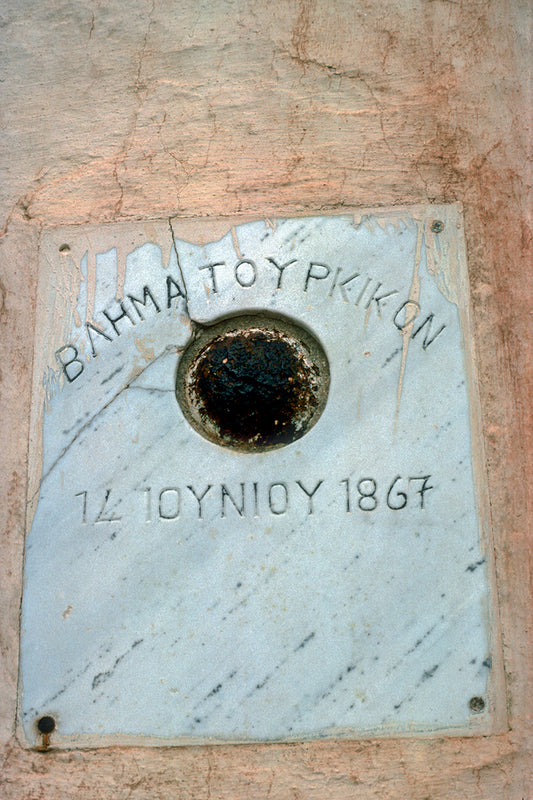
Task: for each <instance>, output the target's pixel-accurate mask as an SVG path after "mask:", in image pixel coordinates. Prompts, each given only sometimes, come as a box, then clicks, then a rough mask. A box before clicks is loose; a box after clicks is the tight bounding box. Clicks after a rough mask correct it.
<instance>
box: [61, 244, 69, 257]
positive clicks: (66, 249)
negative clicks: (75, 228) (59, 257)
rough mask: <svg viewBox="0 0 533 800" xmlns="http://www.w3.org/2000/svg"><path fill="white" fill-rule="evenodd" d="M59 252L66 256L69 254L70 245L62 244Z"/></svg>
mask: <svg viewBox="0 0 533 800" xmlns="http://www.w3.org/2000/svg"><path fill="white" fill-rule="evenodd" d="M59 252H60V253H63V254H65V255H68V253H70V245H68V244H62V245H61V246H60V248H59Z"/></svg>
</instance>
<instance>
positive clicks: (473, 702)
mask: <svg viewBox="0 0 533 800" xmlns="http://www.w3.org/2000/svg"><path fill="white" fill-rule="evenodd" d="M468 707H469V709H470V711H473V712H474V713H475V714H480V713H481V712H482V711H484V710H485V701H484V700H483V698H482V697H471V698H470V700H469V701H468Z"/></svg>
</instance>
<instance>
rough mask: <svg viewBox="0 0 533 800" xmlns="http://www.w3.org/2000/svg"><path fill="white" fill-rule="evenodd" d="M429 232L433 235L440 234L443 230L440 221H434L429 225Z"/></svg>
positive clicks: (442, 223) (442, 224)
mask: <svg viewBox="0 0 533 800" xmlns="http://www.w3.org/2000/svg"><path fill="white" fill-rule="evenodd" d="M431 230H432V231H433V233H442V231H443V230H444V222H441V220H440V219H436V220H435V221H434V222H432V223H431Z"/></svg>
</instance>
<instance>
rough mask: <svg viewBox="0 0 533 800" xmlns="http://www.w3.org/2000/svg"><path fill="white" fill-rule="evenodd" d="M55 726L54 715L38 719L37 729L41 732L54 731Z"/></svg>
mask: <svg viewBox="0 0 533 800" xmlns="http://www.w3.org/2000/svg"><path fill="white" fill-rule="evenodd" d="M55 727H56V721H55V719H54V718H53V717H41V718H40V719H38V720H37V730H38V731H39V733H52V731H53V730H55Z"/></svg>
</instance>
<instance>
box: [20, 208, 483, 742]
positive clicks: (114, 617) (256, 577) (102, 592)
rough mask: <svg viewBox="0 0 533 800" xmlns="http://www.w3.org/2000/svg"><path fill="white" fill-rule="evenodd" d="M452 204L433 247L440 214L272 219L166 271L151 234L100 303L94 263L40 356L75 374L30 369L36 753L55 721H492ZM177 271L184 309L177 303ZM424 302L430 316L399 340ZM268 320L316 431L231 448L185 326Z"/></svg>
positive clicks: (153, 732) (104, 262) (132, 724)
mask: <svg viewBox="0 0 533 800" xmlns="http://www.w3.org/2000/svg"><path fill="white" fill-rule="evenodd" d="M439 211H440V218H445V220H446V227H445V230H444V231H443V232H442V233H440V234H438V235H436V234H432V233H431V231H430V224H431V219H432V217H431V215H430V214H429V215H427V219H425V214H424V213H423V211H422V212H421V211H420V210H418V211H417V212H416V213H415V212H413V211H409V210H406V211H403V212H397V211H396V212H394V213H393V212H390V214H389V216H387V215H386V214H381V215H380V216H379V217H363V218H362V221H360V222H359V223H357V222H356V223H354V219H353V217H352V216H348V215H347V216H341V217H314V218H306V219H293V220H277V221H264V220H261V221H257V222H254V223H248V224H244V225H242V226H239V227H237V228H234V229H232V230H228V233H227V235H226V236H224V237H223V238H222V239H221V240H220V241H217V242H214V243H212V244H209V245H205V246H200V245H195V244H190V243H188V242H186V241H183V240H181V239H180V238H176V240H175V247H174V248H173V249H171V251H170V256H169V261H168V264H167V262H166V258H164V257H163V258H162V252H164V250H165V248H164V247H163V248H160V247H159V246H157V243H156V242H152V243H145V244H143V245H141V246H139V247H137V248H136V249H134V250H132V252H131V253H129V254H128V256H127V260H126V268H125V272H124V270H123V269H122V277H120V275H121V267H120V263H119V259H118V258H117V253H118V252H119V251H118V250H117V249H113V248H111V247H110V248H109V249H108V250H107V251H106V250H105V249H101V251H100V252H99V253H98V254H97V255H96V258H95V260H94V269H95V273H94V275H93V284H92V285H93V286H94V285H95V286H96V289H95V293H94V300H92V299H91V298H89V290H88V287H89V289H90V290H91V291H92V289H91V288H90V287H91V281H90V277H91V276H90V275H89V274H88V272H89V271H90V254H89V255H85V256H84V257H83V258H81V260H80V264H79V266H80V270H81V275H80V278H81V279H80V281H79V286H75V291H74V294H73V295H71V296H72V297H73V298H74V301H75V302H74V303H71V305H72V306H73V307H74V306H75V313H74V315H73V316H72V321H71V322H69V325H68V326H67V328H66V329H65V324H64V320H61V325H63V327H62V328H61V326H60V319H61V318H60V317H59V316H54V315H51V316H50V317H49V318H48V321H47V322H46V315H44V316H43V320H45V322H43V323H42V325H41V329H40V330H39V332H38V337H37V342H36V348H37V350H38V349H39V347H41V348H42V347H43V346H44V345H43V344H42V343H43V342H46V340H47V339H49V338H50V336H51V333H50V328H52V329H54V337H52V338H54V341H56V344H57V342H63V345H67V344H68V345H70V346H71V348H72V347H75V348H76V350H77V352H78V357H79V358H80V362H81V364H82V365H83V372H81V371H80V374H79V375H77V376H75V377H74V373H75V372H77V370H78V369H79V366H78V364H77V363H76V362H73V363H72V364H71V365H70V366H69V367H67V370H70V377H71V378H72V377H74V379H73V380H71V381H70V382H69V381H68V380H65V377H64V375H63V372H62V370H61V368H60V367H59V364H58V362H57V360H55V359H52V360H51V361H50V362H49V364H48V367H47V369H46V370H45V371H44V374H40V375H36V386H37V387H41V386H42V385H43V386H44V387H45V391H46V404H45V406H44V411H43V415H42V472H41V473H40V474H39V489H38V495H37V494H36V495H35V498H33V499H34V501H36V502H34V504H33V506H31V505H30V509H31V513H30V521H31V514H33V520H32V521H31V525H29V526H28V527H29V531H28V534H27V543H26V558H25V576H24V599H23V612H22V651H21V665H22V666H21V693H20V697H21V699H20V717H21V720H22V725H23V728H24V734H25V736H26V739H27V741H28V743H29V744H34V743H35V742H38V741H39V737H38V736H36V732H35V722H36V720H37V719H38V718H39V717H40V716H42V715H43V714H49V715H52V716H53V717H54V718H55V720H56V722H57V731H56V733H54V742H55V743H56V744H58V745H59V746H62V745H65V746H68V745H72V744H78V745H84V744H94V743H96V744H99V743H106V742H107V741H111V740H113V741H117V740H118V741H124V742H128V741H138V740H139V739H138V737H146V738H145V739H144V738H141V741H146V742H147V743H152V744H158V743H166V742H168V741H175V742H187V741H249V740H260V741H270V740H277V739H298V738H307V737H323V736H332V735H334V736H338V735H341V736H365V735H369V734H372V735H405V734H406V733H410V732H432V731H439V732H442V731H444V732H447V731H449V732H452V731H457V730H459V731H463V732H466V733H470V732H476V731H480V732H482V731H485V730H489V729H490V725H491V710H492V707H493V706H494V698H492V697H491V677H490V676H491V660H492V658H493V656H494V653H493V643H492V637H491V632H490V628H491V625H490V618H491V613H492V611H491V608H492V606H491V599H490V592H489V588H488V587H489V573H488V570H487V558H486V552H485V545H484V541H483V537H482V536H481V534H480V519H479V513H478V511H477V510H476V496H475V488H474V487H475V480H474V475H473V468H472V444H471V422H470V403H469V390H468V381H467V378H466V371H465V348H464V344H463V340H462V337H463V332H462V330H461V324H460V318H463V317H461V314H460V311H459V309H458V306H457V305H456V303H455V302H453V300H458V301H459V304H460V303H461V302H466V298H465V297H464V287H462V286H461V280H462V279H463V277H464V276H461V273H460V261H461V258H462V257H463V253H462V239H461V235H462V234H461V231H460V217H459V216H458V215H457V212H456V209H455V208H448V209H446V208H441V209H439ZM174 230H175V232H176V236H177V237H179V225H175V227H174ZM104 238H105V237H104ZM178 259H179V263H178ZM244 259H248V261H243V260H244ZM269 259H273V260H274V261H275V262H276V263H277V264H278V265H284V264H287V262H291V261H292V262H293V263H291V264H290V265H289V266H287V267H286V268H285V269H284V270H283V272H281V271H280V270H279V269H278V268H277V267H276V266H275V265H274V264H273V262H272V261H270V260H269ZM249 260H252V261H253V264H250V263H249ZM238 262H242V263H241V264H240V266H237V269H235V267H236V265H237V264H238ZM209 264H218V266H215V267H209V268H203V267H206V265H209ZM310 264H313V265H314V266H310ZM458 264H459V267H458V266H457V265H458ZM202 268H203V269H202ZM429 270H431V273H432V274H430V272H429ZM437 271H439V272H438V274H436V273H437ZM356 273H358V276H357V277H352V276H354V275H355V274H356ZM50 274H51V275H53V274H54V273H53V265H52V266H51V273H50ZM169 275H170V276H172V278H173V279H174V280H175V281H176V283H177V284H179V285H180V287H181V288H182V289H183V292H184V293H185V292H186V294H187V298H186V299H185V298H182V297H179V296H178V297H177V298H173V297H171V298H170V301H169V302H167V294H166V292H167V284H166V280H167V277H168V276H169ZM94 279H95V283H94ZM343 281H344V282H345V283H344V284H343ZM121 282H123V283H122V285H120V284H121ZM243 284H244V285H243ZM248 284H251V285H248ZM145 286H148V287H149V288H150V291H151V292H152V296H153V297H154V299H155V301H156V303H157V305H158V306H159V308H160V311H159V312H158V311H157V310H156V308H155V305H154V304H153V303H152V302H151V300H150V299H149V298H148V299H147V298H146V296H145V298H144V299H145V300H147V303H146V307H142V306H140V305H139V304H138V303H137V308H139V310H140V312H141V314H142V316H143V317H144V319H143V320H141V319H140V316H139V314H137V313H136V311H135V304H133V303H132V301H131V300H128V299H127V298H128V295H133V296H134V297H138V298H143V287H145ZM439 287H440V288H439ZM60 290H61V287H56V289H55V290H54V289H52V290H49V291H48V294H47V295H46V296H47V297H48V298H49V299H50V297H53V294H54V291H55V292H56V293H60ZM176 291H177V289H176V286H175V284H174V283H172V282H171V283H170V293H171V294H175V293H176ZM386 295H387V296H386ZM62 296H63V297H64V293H63V295H62ZM117 296H118V297H119V299H120V298H122V297H124V298H126V299H125V300H124V308H126V309H127V310H128V314H129V317H130V318H131V319H130V318H128V317H124V318H123V319H122V320H121V321H120V322H117V323H116V326H117V330H118V331H120V335H117V332H116V330H114V329H113V326H112V324H111V322H110V321H109V319H108V318H106V317H105V316H104V314H103V312H104V310H107V312H108V314H109V316H110V317H113V315H115V316H118V313H119V307H118V305H117V300H116V299H115V298H116V297H117ZM410 297H411V299H413V298H415V297H417V298H418V307H419V314H418V317H417V318H416V320H415V321H414V323H413V325H412V326H411V327H410V328H408V329H406V330H405V331H403V332H402V330H401V328H402V326H403V325H404V324H405V309H404V311H403V312H402V311H400V312H398V309H400V307H401V306H402V304H404V303H405V302H406V301H407V300H408V299H409V298H410ZM373 298H374V299H373ZM45 305H46V303H45ZM168 305H170V308H168V307H167V306H168ZM414 308H415V306H412V305H411V306H409V307H408V309H407V312H408V315H409V314H410V315H411V317H412V316H413V314H412V312H413V309H414ZM261 309H269V310H271V311H274V312H278V313H280V314H282V315H286V316H288V317H290V318H291V319H294V320H296V321H299V322H301V323H303V324H304V325H305V326H307V327H308V328H309V329H310V330H311V331H312V332H313V333H314V334H315V336H317V337H318V338H319V340H320V341H321V342H322V345H323V347H324V349H325V351H326V353H327V356H328V359H329V363H330V370H331V386H330V392H329V398H328V402H327V405H326V408H325V410H324V412H323V414H322V417H321V418H320V420H319V421H318V423H317V424H316V425H315V426H314V427H313V428H312V429H311V430H310V431H309V432H308V433H307V434H306V435H305V436H304V437H303V438H302V439H300V440H298V441H296V442H294V443H293V444H290V445H288V446H286V447H283V448H281V449H279V450H274V451H271V452H266V453H261V454H250V453H238V452H235V451H233V450H229V449H224V448H222V447H219V446H218V445H216V444H212V443H210V442H208V441H206V440H205V439H203V438H202V437H201V436H200V435H199V434H198V433H196V432H195V431H194V430H193V429H192V428H191V427H190V425H189V424H188V423H187V421H186V420H185V419H184V418H183V416H182V414H181V411H180V408H179V405H178V403H177V401H176V397H175V393H174V381H175V373H176V367H177V361H178V358H179V352H180V348H182V347H183V346H184V345H185V344H186V343H187V341H188V340H189V338H190V335H191V322H190V317H192V319H193V320H195V321H196V322H198V323H203V324H205V323H209V322H210V321H212V320H214V319H217V318H218V317H221V316H224V315H228V314H232V313H235V312H238V311H249V310H256V311H257V310H261ZM397 312H398V313H397ZM430 314H432V315H433V318H432V319H430V321H429V322H427V323H426V324H425V326H424V327H423V328H422V329H421V330H419V331H418V329H419V327H420V325H421V324H422V323H423V322H424V320H426V319H427V317H428V315H430ZM87 318H89V319H93V320H94V323H95V325H98V326H100V328H101V330H102V331H104V332H106V333H107V336H108V337H109V338H104V337H103V336H98V335H97V334H95V333H94V331H92V336H93V342H94V346H95V350H96V352H97V355H96V356H94V354H93V352H92V347H91V342H90V341H89V339H88V336H87V328H85V327H84V323H85V322H86V320H87ZM131 320H134V321H135V324H133V322H132V321H131ZM407 321H409V316H408V319H407ZM395 323H396V324H395ZM442 326H445V327H442ZM417 331H418V332H417ZM433 337H435V338H433ZM60 346H61V344H59V345H58V346H57V347H56V348H55V349H59V347H60ZM82 353H83V355H81V354H82ZM74 354H75V352H74V350H73V349H67V350H64V351H62V354H60V359H61V360H62V361H63V363H65V362H66V361H68V360H69V359H70V358H71V357H72V356H73V355H74ZM36 404H37V407H38V408H40V406H39V403H38V399H37V398H36ZM39 430H40V429H39ZM40 436H41V434H40V433H39V436H35V437H34V438H35V439H37V438H40ZM40 444H41V442H40V441H39V442H37V441H34V442H33V450H32V452H33V454H34V455H33V462H34V465H35V464H37V465H38V463H39V459H38V453H39V445H40ZM391 485H392V487H393V488H392V491H390V492H389V490H390V487H391ZM208 487H209V488H208ZM374 487H376V488H375V492H373V489H374ZM359 490H360V491H359ZM398 492H404V493H405V494H399V493H398ZM203 493H205V496H204V497H203V500H201V502H200V501H199V500H198V499H197V498H200V497H201V496H202V494H203ZM388 493H389V495H388ZM362 495H372V496H371V497H368V498H367V499H364V497H363V496H362ZM387 495H388V501H387ZM106 498H107V499H106ZM30 500H32V498H31V497H30ZM404 502H405V505H404V507H401V508H396V507H397V506H402V505H403V504H404ZM472 697H483V698H484V700H485V703H486V705H485V710H484V711H482V712H481V713H474V712H473V711H472V710H471V709H470V707H469V701H470V699H471V698H472ZM109 737H111V738H109Z"/></svg>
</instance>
